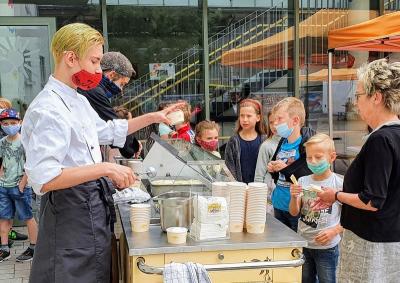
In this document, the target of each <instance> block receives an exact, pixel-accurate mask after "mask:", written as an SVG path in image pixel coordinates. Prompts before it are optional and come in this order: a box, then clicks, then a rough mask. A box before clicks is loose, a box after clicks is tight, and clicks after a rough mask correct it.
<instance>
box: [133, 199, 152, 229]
mask: <svg viewBox="0 0 400 283" xmlns="http://www.w3.org/2000/svg"><path fill="white" fill-rule="evenodd" d="M150 214H151V206H150V204H145V203H138V204H132V205H131V226H132V231H133V232H146V231H149V226H150Z"/></svg>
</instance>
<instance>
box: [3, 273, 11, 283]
mask: <svg viewBox="0 0 400 283" xmlns="http://www.w3.org/2000/svg"><path fill="white" fill-rule="evenodd" d="M14 277H15V276H14V273H10V274H8V273H7V274H2V275H1V279H13V278H14ZM0 282H2V281H0ZM3 282H10V280H6V281H3Z"/></svg>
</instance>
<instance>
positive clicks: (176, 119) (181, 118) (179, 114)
mask: <svg viewBox="0 0 400 283" xmlns="http://www.w3.org/2000/svg"><path fill="white" fill-rule="evenodd" d="M167 118H168V119H169V120H170V121H171V125H177V124H182V123H183V122H185V114H183V111H182V110H178V111H175V112H171V113H169V114H168V115H167Z"/></svg>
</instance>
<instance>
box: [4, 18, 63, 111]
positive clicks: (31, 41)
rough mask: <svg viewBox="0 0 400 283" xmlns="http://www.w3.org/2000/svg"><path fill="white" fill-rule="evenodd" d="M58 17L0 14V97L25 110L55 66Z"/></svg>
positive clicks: (19, 109) (20, 109)
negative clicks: (53, 42) (53, 44)
mask: <svg viewBox="0 0 400 283" xmlns="http://www.w3.org/2000/svg"><path fill="white" fill-rule="evenodd" d="M55 29H56V22H55V18H44V17H41V18H39V17H0V97H5V98H7V99H9V100H10V101H11V102H12V104H13V107H14V108H16V109H17V110H18V111H20V113H21V115H22V116H23V114H24V113H25V111H26V109H27V108H28V105H29V103H31V101H32V100H33V99H34V98H35V96H36V95H37V94H38V93H39V92H40V91H41V90H42V88H43V86H44V85H45V84H46V82H47V80H48V78H49V75H50V74H51V72H52V68H53V59H52V56H51V53H50V42H51V38H52V36H53V34H54V33H55Z"/></svg>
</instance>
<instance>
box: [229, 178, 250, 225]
mask: <svg viewBox="0 0 400 283" xmlns="http://www.w3.org/2000/svg"><path fill="white" fill-rule="evenodd" d="M228 186H229V198H230V199H229V231H230V232H243V224H244V217H245V214H244V213H245V207H246V189H247V185H246V184H245V183H240V182H229V183H228Z"/></svg>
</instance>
